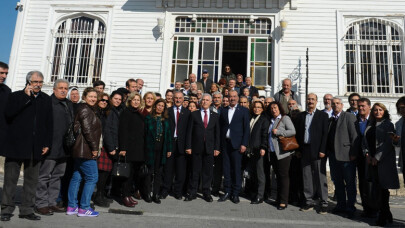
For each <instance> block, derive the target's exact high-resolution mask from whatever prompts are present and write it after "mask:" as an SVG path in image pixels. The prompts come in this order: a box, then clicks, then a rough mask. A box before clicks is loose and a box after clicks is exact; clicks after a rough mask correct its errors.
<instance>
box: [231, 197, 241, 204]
mask: <svg viewBox="0 0 405 228" xmlns="http://www.w3.org/2000/svg"><path fill="white" fill-rule="evenodd" d="M231 201H232V203H234V204H238V203H239V202H240V200H239V196H232V197H231Z"/></svg>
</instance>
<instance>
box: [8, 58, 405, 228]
mask: <svg viewBox="0 0 405 228" xmlns="http://www.w3.org/2000/svg"><path fill="white" fill-rule="evenodd" d="M7 73H8V66H7V65H6V64H4V63H0V93H1V95H0V124H1V126H0V133H1V135H0V140H1V141H0V143H1V144H0V152H1V155H2V156H4V157H6V160H5V166H4V186H3V193H2V202H1V220H2V221H8V220H10V218H11V217H12V213H13V211H14V209H15V203H14V201H13V199H14V195H15V189H16V186H17V180H18V177H19V172H20V169H21V165H22V164H24V185H23V197H22V202H21V205H20V207H19V209H20V214H19V217H20V218H26V219H30V220H39V219H40V216H38V215H36V214H35V213H34V212H36V213H37V214H40V215H52V214H53V213H57V212H64V213H66V214H68V215H78V216H83V217H84V216H86V217H95V216H98V214H99V213H98V212H97V211H95V210H94V209H93V208H92V205H91V200H93V202H94V204H95V205H97V206H100V207H108V206H109V205H110V203H111V202H112V200H111V198H110V196H111V195H115V196H117V197H119V199H120V200H119V202H120V203H122V204H123V205H124V206H126V207H135V206H136V205H137V204H138V200H139V199H143V200H144V201H145V202H148V203H151V202H154V203H157V204H160V203H161V200H162V199H165V198H166V197H167V196H168V195H169V194H171V195H172V196H173V197H174V198H176V199H178V200H182V199H184V201H192V200H195V199H196V198H197V192H198V190H199V188H200V187H201V193H202V199H203V200H205V201H207V202H212V201H213V198H212V196H216V197H219V199H218V202H225V201H227V200H230V201H232V202H233V203H235V204H237V203H239V202H240V200H239V196H240V195H241V194H245V196H246V197H247V198H250V199H251V203H252V204H260V203H262V202H264V201H265V202H272V201H271V200H270V196H271V176H272V175H271V168H272V169H273V171H274V173H275V177H276V180H277V196H276V197H275V198H276V200H275V202H274V204H275V206H276V207H277V209H279V210H284V209H285V208H287V206H288V204H289V203H297V205H299V206H300V207H301V209H300V210H301V211H304V212H306V211H311V210H313V209H314V207H316V209H317V212H318V213H320V214H325V213H327V207H328V185H327V178H326V161H327V158H329V164H330V172H331V177H332V180H333V183H334V185H335V194H336V200H337V204H336V207H335V208H334V209H333V210H332V212H333V213H344V214H346V215H347V216H348V217H349V218H351V217H353V216H354V213H355V211H356V208H355V202H356V193H357V190H356V169H357V172H358V175H357V177H358V180H359V190H360V195H361V199H362V206H363V214H362V216H366V217H377V216H378V219H377V224H378V225H385V224H386V222H392V214H391V212H390V209H389V191H388V189H396V188H399V180H398V173H397V167H396V164H395V149H394V147H395V146H397V147H400V148H401V152H402V149H403V148H405V145H402V144H404V143H405V140H401V135H402V130H403V129H405V127H403V124H404V121H403V118H404V117H405V97H401V98H400V99H399V100H398V102H397V110H398V114H399V115H401V116H402V118H401V119H400V120H399V121H398V122H397V123H396V126H395V127H394V125H393V123H392V122H391V120H390V114H389V113H388V110H387V108H386V107H385V105H384V104H382V103H375V104H373V105H372V104H371V102H370V100H369V99H367V98H364V97H361V96H360V95H359V94H351V95H350V96H349V103H350V108H349V109H348V110H346V111H343V102H342V100H341V98H338V97H333V96H332V95H331V94H326V95H325V96H324V97H323V103H324V106H325V109H324V110H319V109H317V106H318V96H317V95H316V94H315V93H309V94H308V95H307V97H306V104H305V106H306V111H301V110H300V104H299V101H298V96H297V94H295V93H294V91H292V90H291V80H289V79H285V80H283V82H282V90H281V91H279V92H277V93H276V94H275V95H274V97H273V98H271V97H267V98H266V97H261V96H259V94H258V89H257V88H256V87H254V86H253V85H252V80H251V78H249V77H246V78H245V79H243V76H242V75H237V76H235V75H234V74H233V73H232V72H231V70H230V67H229V66H228V65H227V66H226V67H225V72H224V74H223V75H222V76H221V80H220V81H219V83H218V84H217V83H215V82H213V81H212V80H211V79H209V73H208V71H207V70H203V72H202V79H200V80H198V81H197V80H196V75H195V74H190V75H189V77H188V78H187V79H185V80H184V81H183V82H176V83H175V87H174V89H169V90H167V91H166V93H165V97H164V98H162V96H161V94H158V93H153V92H144V91H143V88H144V87H143V85H144V81H143V80H142V79H136V80H135V79H129V80H128V81H127V82H126V86H125V88H124V87H123V88H119V89H117V90H115V91H113V92H111V94H107V93H105V92H104V89H105V84H104V82H102V81H96V82H94V84H93V87H88V88H86V89H84V91H83V93H82V96H80V95H79V89H78V88H77V87H69V82H68V81H66V80H64V79H57V80H56V81H55V82H54V87H53V94H52V95H51V96H49V95H47V94H46V93H44V92H42V91H41V88H42V85H43V83H44V77H43V75H42V73H41V72H39V71H32V72H29V73H28V74H27V77H26V81H27V84H26V87H25V88H24V89H23V90H20V91H16V92H11V90H10V89H9V88H8V87H7V86H6V85H5V83H4V81H5V79H6V77H7ZM69 131H73V132H74V135H75V140H74V145H73V146H71V147H69V146H67V145H66V142H65V141H66V135H67V132H69ZM294 138H295V139H296V141H297V143H298V144H299V148H295V149H292V150H287V149H284V148H286V145H285V141H284V139H289V140H292V141H294V140H293V139H294ZM118 162H121V163H125V164H127V165H128V167H129V168H128V169H129V174H128V175H127V176H126V177H117V176H114V178H112V177H111V176H112V170H113V167H114V166H115V165H117V163H118ZM246 173H248V175H246ZM243 179H247V182H246V185H244V186H243V187H242V180H243ZM371 180H372V183H373V186H374V188H375V190H377V191H378V192H379V194H377V196H378V199H374V200H373V199H372V197H376V195H373V196H370V195H369V194H368V192H370V191H368V189H367V187H366V186H369V185H367V184H368V183H370V181H371ZM200 185H201V186H200ZM109 186H110V187H109ZM220 191H222V192H223V194H220ZM79 198H80V199H79ZM318 199H319V207H318V206H317V205H315V202H316V201H318ZM376 201H377V202H378V203H377V205H376Z"/></svg>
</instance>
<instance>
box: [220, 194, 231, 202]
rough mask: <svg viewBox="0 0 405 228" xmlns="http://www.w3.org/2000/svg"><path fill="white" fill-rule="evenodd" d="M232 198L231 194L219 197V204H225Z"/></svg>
mask: <svg viewBox="0 0 405 228" xmlns="http://www.w3.org/2000/svg"><path fill="white" fill-rule="evenodd" d="M230 198H231V195H229V193H225V195H223V196H221V197H219V199H218V202H225V201H227V200H229V199H230Z"/></svg>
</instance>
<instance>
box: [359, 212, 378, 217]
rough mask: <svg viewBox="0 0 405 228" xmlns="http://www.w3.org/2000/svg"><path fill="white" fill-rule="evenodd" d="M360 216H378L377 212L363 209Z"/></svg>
mask: <svg viewBox="0 0 405 228" xmlns="http://www.w3.org/2000/svg"><path fill="white" fill-rule="evenodd" d="M360 216H361V217H363V218H377V213H374V212H367V211H363V212H362V213H361V215H360Z"/></svg>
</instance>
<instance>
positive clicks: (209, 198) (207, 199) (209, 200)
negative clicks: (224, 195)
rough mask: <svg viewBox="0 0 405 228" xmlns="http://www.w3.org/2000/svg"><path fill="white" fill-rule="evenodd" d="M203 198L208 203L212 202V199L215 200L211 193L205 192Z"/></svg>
mask: <svg viewBox="0 0 405 228" xmlns="http://www.w3.org/2000/svg"><path fill="white" fill-rule="evenodd" d="M202 198H203V200H205V201H207V202H208V203H211V202H212V201H214V200H213V199H212V197H211V195H209V194H204V195H203V197H202Z"/></svg>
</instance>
